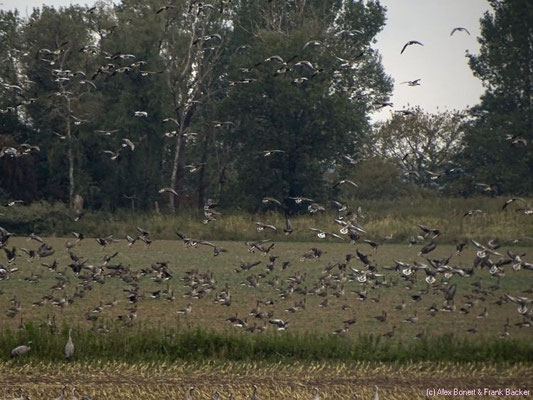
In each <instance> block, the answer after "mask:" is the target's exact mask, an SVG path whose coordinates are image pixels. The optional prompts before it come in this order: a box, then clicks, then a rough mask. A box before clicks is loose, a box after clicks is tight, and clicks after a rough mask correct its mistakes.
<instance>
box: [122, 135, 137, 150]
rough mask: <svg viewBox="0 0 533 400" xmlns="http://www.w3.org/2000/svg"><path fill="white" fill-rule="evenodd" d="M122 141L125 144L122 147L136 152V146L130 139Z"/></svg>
mask: <svg viewBox="0 0 533 400" xmlns="http://www.w3.org/2000/svg"><path fill="white" fill-rule="evenodd" d="M122 141H123V142H124V143H122V147H129V148H130V149H131V151H134V150H135V144H134V143H133V142H132V141H131V140H130V139H128V138H123V139H122Z"/></svg>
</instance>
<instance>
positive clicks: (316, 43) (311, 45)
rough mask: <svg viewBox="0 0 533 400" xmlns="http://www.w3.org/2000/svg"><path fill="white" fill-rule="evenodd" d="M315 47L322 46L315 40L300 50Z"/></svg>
mask: <svg viewBox="0 0 533 400" xmlns="http://www.w3.org/2000/svg"><path fill="white" fill-rule="evenodd" d="M317 46H322V43H320V42H319V41H317V40H310V41H308V42H307V43H306V44H304V47H303V48H302V51H303V50H305V49H307V48H308V47H317Z"/></svg>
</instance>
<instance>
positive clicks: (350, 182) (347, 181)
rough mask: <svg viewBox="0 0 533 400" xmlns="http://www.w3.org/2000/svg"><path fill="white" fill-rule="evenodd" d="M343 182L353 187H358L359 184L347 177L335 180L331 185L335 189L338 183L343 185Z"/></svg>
mask: <svg viewBox="0 0 533 400" xmlns="http://www.w3.org/2000/svg"><path fill="white" fill-rule="evenodd" d="M345 184H348V185H350V186H353V187H354V188H358V187H359V185H358V184H357V183H355V182H354V181H351V180H349V179H342V180H340V181H339V182H337V183H336V184H335V185H333V187H332V189H335V188H336V187H337V186H339V185H345Z"/></svg>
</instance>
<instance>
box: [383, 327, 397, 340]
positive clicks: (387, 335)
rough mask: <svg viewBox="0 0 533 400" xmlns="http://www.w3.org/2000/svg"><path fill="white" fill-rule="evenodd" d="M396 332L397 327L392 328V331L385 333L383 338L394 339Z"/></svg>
mask: <svg viewBox="0 0 533 400" xmlns="http://www.w3.org/2000/svg"><path fill="white" fill-rule="evenodd" d="M395 330H396V325H394V326H393V327H392V331H389V332H386V333H384V334H383V336H384V337H386V338H389V339H390V338H392V337H394V331H395Z"/></svg>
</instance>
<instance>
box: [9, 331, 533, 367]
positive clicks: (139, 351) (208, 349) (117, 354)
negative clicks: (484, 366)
mask: <svg viewBox="0 0 533 400" xmlns="http://www.w3.org/2000/svg"><path fill="white" fill-rule="evenodd" d="M67 338H68V328H67V327H63V328H62V329H61V332H55V331H54V330H51V329H50V328H49V327H47V326H34V325H32V324H27V326H26V329H25V330H23V331H11V330H9V329H3V330H2V331H0V360H8V359H9V354H10V352H11V349H13V348H14V347H16V346H18V345H20V344H21V343H28V342H29V341H31V342H32V344H31V347H32V349H31V350H30V352H28V353H27V354H26V355H24V357H23V359H20V360H14V361H13V362H14V363H21V362H28V361H46V362H61V361H62V360H64V355H63V350H64V347H65V343H66V341H67ZM73 338H74V345H75V349H76V350H75V359H76V360H77V361H93V362H94V361H111V360H113V361H125V362H132V363H134V362H141V361H142V362H174V361H177V360H184V361H207V360H221V361H256V360H258V359H259V360H263V361H267V362H275V361H284V362H291V361H321V362H325V361H329V362H332V361H385V362H391V361H395V362H402V363H405V362H414V361H453V362H472V361H478V362H483V361H485V362H486V361H492V362H510V363H517V362H529V361H531V359H532V357H533V345H532V344H531V343H530V342H528V341H525V340H516V339H507V340H500V339H476V340H470V339H466V338H462V337H457V336H454V335H443V336H433V337H428V338H426V339H423V340H421V341H415V340H411V341H407V342H391V341H389V340H386V339H383V338H382V337H380V336H374V335H362V336H359V337H358V338H356V339H346V338H338V337H335V336H332V335H330V336H317V335H316V334H312V333H306V334H295V333H289V332H280V333H277V332H276V333H265V334H256V335H251V334H244V333H238V332H224V333H217V332H213V331H207V330H201V329H194V330H191V329H186V328H180V327H153V326H140V327H135V328H130V329H125V328H122V327H120V326H116V325H113V324H112V325H111V326H110V327H109V328H108V329H107V330H106V331H105V332H103V333H100V332H99V331H98V329H94V330H93V329H87V328H75V329H74V330H73Z"/></svg>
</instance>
